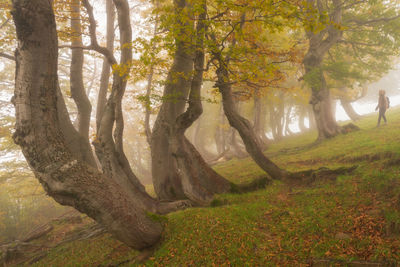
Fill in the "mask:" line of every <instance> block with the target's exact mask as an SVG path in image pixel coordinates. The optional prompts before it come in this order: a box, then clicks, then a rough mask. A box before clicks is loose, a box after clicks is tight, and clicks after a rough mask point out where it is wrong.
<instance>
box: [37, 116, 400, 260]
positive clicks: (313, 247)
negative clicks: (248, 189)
mask: <svg viewBox="0 0 400 267" xmlns="http://www.w3.org/2000/svg"><path fill="white" fill-rule="evenodd" d="M387 117H388V120H389V125H387V126H384V127H381V128H375V123H376V116H375V115H373V116H369V117H366V118H364V119H363V120H362V121H360V122H359V123H357V124H358V125H359V126H360V127H361V128H362V131H359V132H353V133H349V134H347V135H341V136H338V137H336V138H334V139H331V140H328V141H326V142H323V143H321V144H319V145H316V146H312V147H310V146H308V147H307V145H308V144H310V143H312V142H313V140H315V137H316V136H315V133H309V134H304V135H302V136H298V137H292V138H290V139H286V140H284V141H282V142H280V143H277V144H274V145H272V146H271V148H270V149H269V150H268V152H267V154H268V155H270V156H271V157H272V159H273V160H274V161H275V162H276V163H278V164H279V165H280V166H281V167H283V168H286V169H288V170H291V171H297V170H302V169H309V168H314V169H315V168H318V167H320V166H327V167H332V168H333V167H338V166H343V165H346V166H349V165H353V164H357V165H358V166H359V167H358V168H357V170H356V171H355V172H354V173H353V174H352V175H351V176H340V177H338V179H337V181H335V182H326V181H325V182H316V183H314V184H313V185H311V186H307V187H306V186H302V187H293V188H288V186H287V185H285V184H282V183H280V182H275V183H274V184H273V185H271V186H269V187H268V188H266V189H265V190H260V191H257V192H254V193H249V194H243V195H232V194H226V195H220V196H218V197H217V198H218V199H219V200H221V201H220V202H222V203H226V205H223V206H218V207H210V208H192V209H188V210H185V211H181V212H176V213H173V214H169V215H168V216H167V222H166V229H165V234H164V237H163V239H164V240H163V242H162V243H161V245H160V246H159V247H158V249H157V250H156V252H155V253H154V255H153V256H152V257H151V258H150V259H149V260H148V261H147V262H145V265H146V266H160V265H171V266H187V265H198V266H213V265H215V266H229V265H233V266H257V265H259V266H275V265H284V266H301V265H304V266H307V265H308V264H309V263H310V261H311V259H321V258H330V259H345V260H357V259H360V260H370V261H374V260H375V261H390V262H395V261H397V262H400V238H399V235H398V233H397V234H396V233H395V232H396V227H397V230H398V226H399V224H400V212H399V210H400V203H398V202H399V200H398V199H399V198H398V196H399V194H400V186H399V185H400V178H399V171H400V167H399V163H400V161H399V160H398V159H400V135H399V133H400V109H396V110H394V109H393V110H390V112H388V115H387ZM396 160H397V161H396ZM216 170H217V171H218V172H220V173H221V174H222V175H224V176H225V177H227V178H229V179H230V180H232V181H234V182H244V181H249V180H252V179H254V178H256V177H258V176H260V175H263V172H262V171H261V170H260V169H259V168H258V167H257V166H256V165H255V164H254V163H253V162H252V161H251V160H250V159H245V160H241V161H239V160H232V161H229V162H226V163H223V164H220V165H218V166H216ZM135 255H136V252H134V251H131V250H129V249H128V248H126V247H125V246H124V245H123V244H121V243H119V242H118V241H115V240H113V239H112V238H111V237H110V236H108V235H103V236H100V237H97V238H95V239H92V240H87V241H76V242H73V243H69V244H66V245H63V246H60V247H57V248H55V249H53V250H52V251H51V252H50V254H49V255H48V256H47V257H45V258H43V259H42V260H41V261H39V262H38V263H37V264H36V266H50V265H51V266H79V265H81V266H88V265H95V266H96V265H99V264H101V265H108V264H113V265H116V264H118V263H122V262H124V261H126V260H128V259H132V258H134V257H135ZM126 265H133V263H126Z"/></svg>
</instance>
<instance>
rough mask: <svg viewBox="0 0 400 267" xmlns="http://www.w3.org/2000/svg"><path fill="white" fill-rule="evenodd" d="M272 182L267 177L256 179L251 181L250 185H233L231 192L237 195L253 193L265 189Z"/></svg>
mask: <svg viewBox="0 0 400 267" xmlns="http://www.w3.org/2000/svg"><path fill="white" fill-rule="evenodd" d="M271 182H272V180H271V179H270V178H268V177H266V176H262V177H259V178H256V179H254V180H253V181H251V182H249V183H243V184H235V183H231V189H230V191H229V192H230V193H236V194H242V193H248V192H253V191H256V190H259V189H262V188H265V187H266V186H267V185H269V184H270V183H271Z"/></svg>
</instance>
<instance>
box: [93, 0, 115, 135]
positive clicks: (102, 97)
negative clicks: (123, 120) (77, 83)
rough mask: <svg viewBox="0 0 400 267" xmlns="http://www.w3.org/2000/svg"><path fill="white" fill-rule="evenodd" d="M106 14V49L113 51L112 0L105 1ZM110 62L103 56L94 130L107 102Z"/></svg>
mask: <svg viewBox="0 0 400 267" xmlns="http://www.w3.org/2000/svg"><path fill="white" fill-rule="evenodd" d="M106 14H107V37H106V38H107V44H106V48H107V49H108V50H109V51H113V49H114V38H115V32H114V21H115V10H114V4H113V2H112V0H106ZM110 68H111V66H110V62H109V60H108V59H107V57H105V56H104V59H103V67H102V71H101V78H100V89H99V95H98V97H97V108H96V128H97V130H98V129H99V127H100V122H101V118H102V117H103V112H104V108H105V106H106V102H107V91H108V85H109V82H110Z"/></svg>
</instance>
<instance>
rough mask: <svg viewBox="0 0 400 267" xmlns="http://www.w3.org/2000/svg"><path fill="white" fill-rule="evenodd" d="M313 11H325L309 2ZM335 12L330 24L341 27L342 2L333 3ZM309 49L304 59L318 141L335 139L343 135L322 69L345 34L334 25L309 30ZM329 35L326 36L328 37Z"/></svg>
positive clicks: (317, 4) (315, 2)
mask: <svg viewBox="0 0 400 267" xmlns="http://www.w3.org/2000/svg"><path fill="white" fill-rule="evenodd" d="M307 2H308V3H309V4H310V6H312V7H313V8H316V9H318V11H319V12H320V13H323V12H326V11H325V10H324V9H323V7H322V5H320V4H319V1H318V0H317V1H316V0H307ZM332 3H333V8H334V11H333V12H332V14H331V16H330V17H331V21H332V22H334V23H335V24H336V25H340V24H341V21H342V4H341V1H340V0H332ZM306 34H307V38H308V40H309V48H308V51H307V53H306V55H305V57H304V59H303V65H304V68H305V71H306V75H305V77H306V81H307V82H308V84H309V86H310V87H311V91H312V94H311V99H310V104H311V105H312V108H313V112H314V117H315V122H316V126H317V129H318V139H319V140H321V139H325V138H330V137H333V136H336V135H337V134H339V133H340V132H341V128H340V127H339V125H338V124H337V123H336V120H335V118H334V115H333V114H332V103H331V97H330V92H329V89H328V87H327V85H326V80H325V76H324V73H323V70H322V61H323V58H324V56H325V54H326V53H327V52H328V51H329V49H330V48H331V47H332V46H333V45H334V44H336V43H337V42H338V41H339V40H340V38H341V36H342V33H341V31H340V30H339V29H337V28H336V27H335V26H334V25H333V24H329V25H327V26H326V28H325V29H324V30H322V31H319V32H314V31H307V33H306ZM326 35H327V37H325V36H326Z"/></svg>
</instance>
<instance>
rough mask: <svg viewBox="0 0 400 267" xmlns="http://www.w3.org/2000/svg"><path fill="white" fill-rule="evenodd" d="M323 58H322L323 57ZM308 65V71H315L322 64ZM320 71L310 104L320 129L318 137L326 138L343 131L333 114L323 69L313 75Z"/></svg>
mask: <svg viewBox="0 0 400 267" xmlns="http://www.w3.org/2000/svg"><path fill="white" fill-rule="evenodd" d="M321 60H322V59H321ZM305 65H306V73H310V71H312V72H314V71H315V70H316V69H317V68H320V66H315V67H311V68H310V67H309V65H308V64H305ZM315 73H318V74H317V75H318V76H319V79H318V80H319V82H320V84H319V86H318V85H315V86H314V87H312V88H311V90H312V96H311V100H310V104H311V105H312V109H313V112H314V119H315V123H316V126H317V129H318V139H319V140H322V139H326V138H331V137H334V136H336V135H337V134H339V133H341V128H340V126H339V125H338V124H337V122H336V120H335V116H334V114H333V112H332V111H333V108H332V101H331V96H330V91H329V89H328V88H327V86H326V81H325V77H324V74H323V72H322V71H317V72H314V73H313V74H312V75H315Z"/></svg>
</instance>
